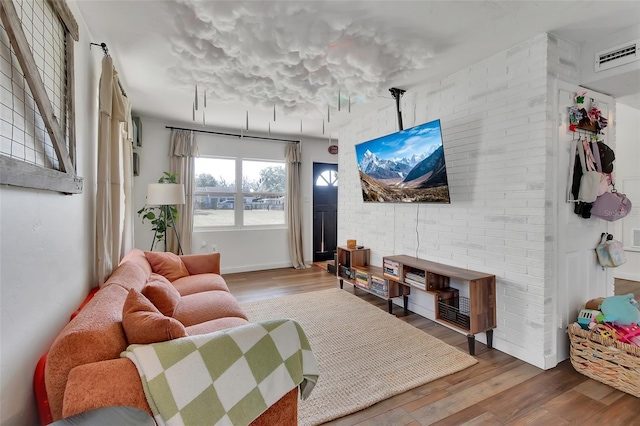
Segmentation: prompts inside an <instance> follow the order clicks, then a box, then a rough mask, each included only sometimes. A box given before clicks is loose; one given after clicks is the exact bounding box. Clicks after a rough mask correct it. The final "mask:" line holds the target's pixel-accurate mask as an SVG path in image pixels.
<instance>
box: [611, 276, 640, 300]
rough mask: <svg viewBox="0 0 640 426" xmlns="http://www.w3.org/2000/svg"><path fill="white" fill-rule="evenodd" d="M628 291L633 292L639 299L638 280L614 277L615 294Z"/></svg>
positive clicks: (627, 292)
mask: <svg viewBox="0 0 640 426" xmlns="http://www.w3.org/2000/svg"><path fill="white" fill-rule="evenodd" d="M629 293H633V296H634V298H635V299H636V300H638V299H640V282H638V281H630V280H623V279H620V278H616V282H615V294H617V295H622V294H629Z"/></svg>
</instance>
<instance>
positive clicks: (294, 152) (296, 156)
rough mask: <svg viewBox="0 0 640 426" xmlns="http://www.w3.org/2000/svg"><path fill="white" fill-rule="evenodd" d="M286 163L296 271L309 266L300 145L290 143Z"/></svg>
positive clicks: (287, 201)
mask: <svg viewBox="0 0 640 426" xmlns="http://www.w3.org/2000/svg"><path fill="white" fill-rule="evenodd" d="M285 161H286V162H287V198H286V200H285V205H286V206H287V222H288V223H289V251H290V253H291V263H292V264H293V267H294V268H296V269H305V268H308V267H309V266H308V265H307V264H305V263H304V252H303V249H302V205H301V204H300V195H301V194H300V164H301V162H302V154H301V152H300V144H298V143H290V144H287V145H286V148H285Z"/></svg>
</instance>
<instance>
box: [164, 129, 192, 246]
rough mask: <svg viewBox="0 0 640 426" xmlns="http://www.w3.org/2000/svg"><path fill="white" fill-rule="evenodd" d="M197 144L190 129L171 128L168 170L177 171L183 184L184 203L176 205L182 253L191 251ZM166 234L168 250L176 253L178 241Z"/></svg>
mask: <svg viewBox="0 0 640 426" xmlns="http://www.w3.org/2000/svg"><path fill="white" fill-rule="evenodd" d="M199 156H200V153H199V151H198V144H197V143H196V140H195V137H194V135H193V132H192V131H190V130H176V129H172V130H171V136H170V139H169V171H170V173H177V175H178V179H177V182H178V183H181V184H183V185H184V196H185V203H184V204H183V205H177V206H176V208H177V209H178V220H177V222H176V230H177V231H178V238H180V246H182V251H183V253H184V254H189V253H191V242H192V234H193V190H194V179H195V176H194V168H195V165H194V162H195V161H194V159H195V158H196V157H199ZM167 234H168V237H169V238H168V240H167V243H168V250H169V251H171V252H173V253H178V241H177V240H176V238H175V233H174V232H167Z"/></svg>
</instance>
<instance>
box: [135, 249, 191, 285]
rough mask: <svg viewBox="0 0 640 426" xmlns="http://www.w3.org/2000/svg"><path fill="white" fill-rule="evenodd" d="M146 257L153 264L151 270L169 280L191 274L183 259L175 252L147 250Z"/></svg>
mask: <svg viewBox="0 0 640 426" xmlns="http://www.w3.org/2000/svg"><path fill="white" fill-rule="evenodd" d="M144 255H145V257H146V258H147V260H148V261H149V264H150V265H151V270H152V271H153V272H155V273H156V274H160V275H162V276H163V277H165V278H166V279H168V280H169V281H175V280H177V279H178V278H182V277H187V276H189V270H187V267H186V266H184V263H183V262H182V259H180V257H179V256H178V255H176V254H174V253H171V252H164V251H162V252H161V251H145V252H144Z"/></svg>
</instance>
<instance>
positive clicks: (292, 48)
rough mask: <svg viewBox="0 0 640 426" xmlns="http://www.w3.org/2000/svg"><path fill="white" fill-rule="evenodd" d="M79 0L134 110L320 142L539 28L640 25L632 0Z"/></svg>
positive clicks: (579, 31) (572, 32) (577, 31)
mask: <svg viewBox="0 0 640 426" xmlns="http://www.w3.org/2000/svg"><path fill="white" fill-rule="evenodd" d="M77 5H78V7H79V9H80V11H81V14H82V18H83V19H84V20H85V22H86V23H87V27H88V28H89V31H90V33H91V35H92V37H93V39H92V40H91V41H92V42H96V43H100V42H105V43H107V45H108V47H109V50H110V53H111V55H112V56H113V58H114V62H115V64H116V66H117V68H118V70H119V71H120V76H121V79H122V81H123V83H124V85H125V87H126V88H127V92H128V95H129V98H130V99H131V101H132V102H133V108H134V111H135V112H137V113H139V114H141V115H144V116H148V117H154V118H157V119H159V120H165V121H167V124H176V123H184V124H185V125H190V126H194V125H196V124H197V125H198V126H202V123H203V113H204V116H205V124H206V127H207V128H218V129H227V130H231V131H236V132H239V131H240V129H241V128H242V127H246V124H247V122H248V123H249V131H250V132H266V131H268V129H271V132H272V133H275V134H281V135H296V136H297V135H299V134H300V133H301V131H302V132H303V133H304V134H305V135H311V136H317V137H323V138H327V137H329V136H331V137H333V138H336V137H338V129H339V128H340V127H341V126H342V125H343V124H344V123H346V122H348V121H349V120H351V119H352V118H353V114H359V113H362V112H364V111H367V110H370V109H372V108H380V107H381V106H386V105H389V104H390V103H393V102H394V101H393V99H392V98H391V96H390V94H389V90H388V89H389V88H391V87H400V88H402V89H409V90H410V89H411V88H413V87H415V86H417V85H419V84H421V83H423V82H424V81H426V80H428V79H430V78H441V77H442V76H444V75H446V74H449V73H452V72H455V71H457V70H459V69H462V68H463V67H466V66H468V65H471V64H473V63H475V62H477V61H479V60H481V59H482V58H485V57H488V56H490V55H492V54H494V53H497V52H500V51H502V50H504V49H506V48H509V47H511V46H513V45H515V44H517V43H519V42H522V41H525V40H527V39H529V38H531V37H533V36H535V35H537V34H540V33H542V32H552V33H554V34H556V35H558V36H560V37H563V38H566V39H568V40H570V41H574V42H576V43H582V42H585V41H587V40H589V39H593V38H595V37H601V36H603V35H606V34H607V33H611V32H615V31H617V30H620V29H622V28H625V27H629V26H632V25H637V24H638V22H640V2H637V1H626V2H613V1H599V2H573V1H565V2H562V1H554V2H551V1H501V2H496V1H248V2H242V1H211V0H209V1H195V0H178V1H135V0H129V1H114V0H111V1H88V0H80V1H78V2H77ZM96 54H98V53H96ZM196 84H197V86H198V111H197V112H195V113H194V111H193V110H194V101H195V91H196V89H195V87H196ZM205 92H206V95H205ZM205 96H206V102H207V107H206V109H205V108H204V98H205ZM339 99H340V100H339ZM339 102H340V103H339ZM338 103H339V104H338ZM338 109H340V110H338ZM194 116H195V121H196V123H195V124H194V123H193V120H194ZM323 130H324V131H323Z"/></svg>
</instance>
